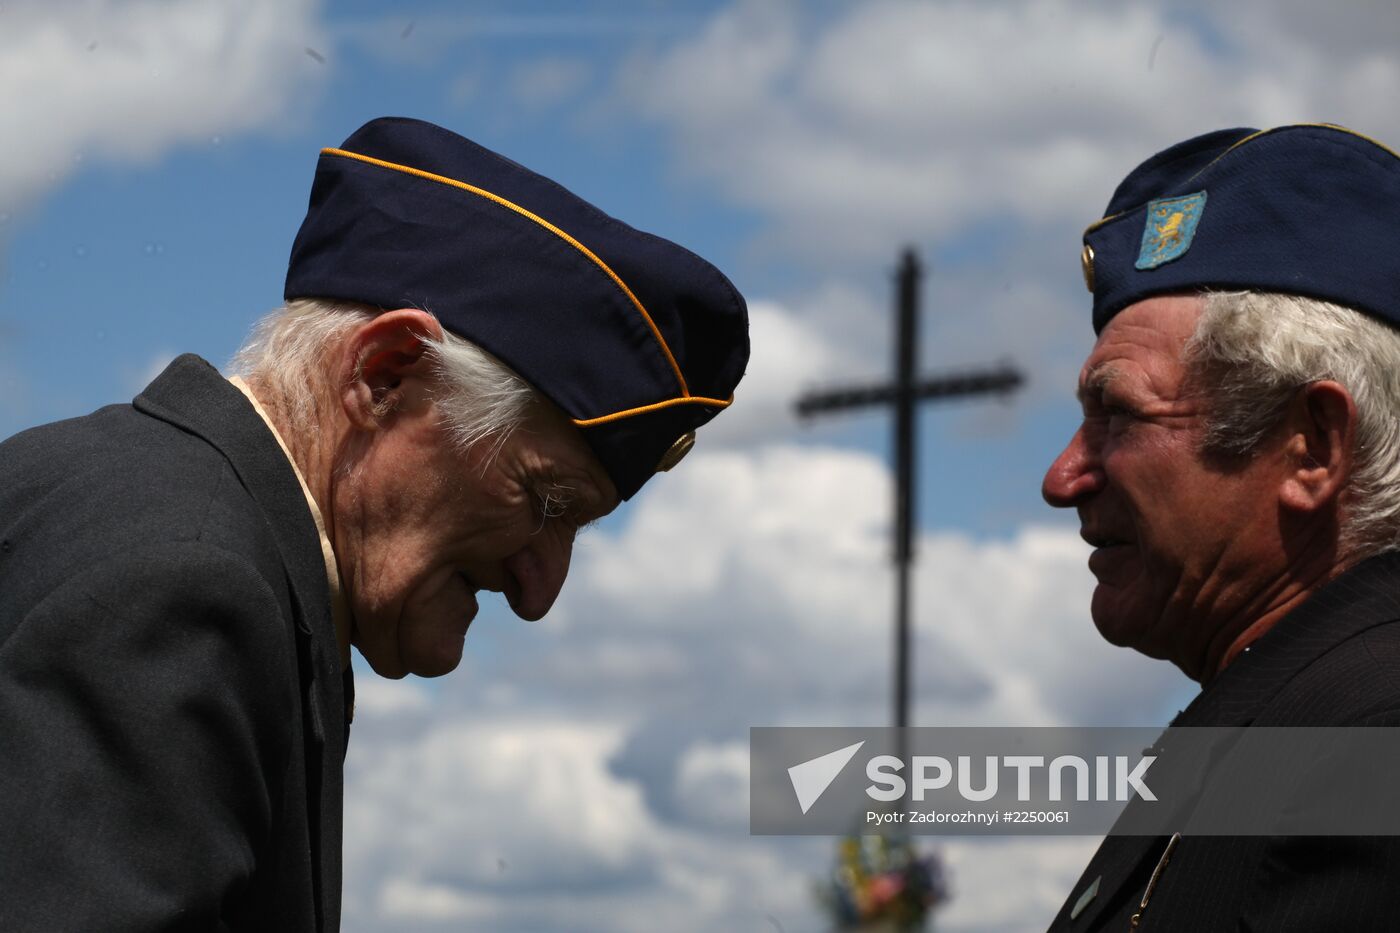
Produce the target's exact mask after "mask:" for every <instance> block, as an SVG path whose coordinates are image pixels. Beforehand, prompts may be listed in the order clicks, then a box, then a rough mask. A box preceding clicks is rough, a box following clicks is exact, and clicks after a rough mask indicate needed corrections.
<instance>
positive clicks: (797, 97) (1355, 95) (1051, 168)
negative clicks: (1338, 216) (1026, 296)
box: [619, 0, 1400, 262]
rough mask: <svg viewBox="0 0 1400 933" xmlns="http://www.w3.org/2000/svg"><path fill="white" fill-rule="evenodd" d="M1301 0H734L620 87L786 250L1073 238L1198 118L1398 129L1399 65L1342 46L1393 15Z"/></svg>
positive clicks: (1372, 47)
mask: <svg viewBox="0 0 1400 933" xmlns="http://www.w3.org/2000/svg"><path fill="white" fill-rule="evenodd" d="M1294 7H1295V9H1294V10H1293V11H1292V13H1291V14H1290V15H1288V16H1285V17H1281V18H1279V17H1275V16H1274V15H1273V13H1272V7H1270V6H1268V5H1265V4H1248V3H1242V4H1231V5H1230V6H1229V7H1228V8H1221V7H1216V8H1210V9H1207V8H1204V7H1203V8H1202V9H1201V10H1199V11H1198V12H1197V13H1196V15H1195V16H1185V15H1179V14H1174V13H1172V12H1170V11H1169V10H1168V9H1167V7H1166V6H1165V5H1155V4H1148V3H1141V2H1139V3H1128V4H1113V5H1110V4H1092V5H1089V4H1084V3H1076V2H1070V0H1020V2H1012V3H1002V4H985V3H974V2H969V0H962V2H951V3H938V4H929V3H914V2H907V0H876V2H869V3H861V4H853V5H849V6H842V7H840V8H839V12H838V13H837V15H835V17H834V18H831V19H821V18H819V17H816V16H812V15H804V14H810V10H805V11H804V10H803V9H802V8H801V7H799V5H797V4H796V3H792V2H786V3H772V2H766V0H741V2H737V3H735V4H733V5H731V6H729V7H726V8H724V9H723V10H721V11H720V12H719V13H717V14H716V15H715V16H714V17H713V18H712V19H711V20H710V22H709V23H708V24H707V25H706V26H705V28H704V29H702V30H700V31H699V32H698V33H697V34H696V35H694V36H693V37H687V38H686V39H685V40H683V41H680V42H678V43H676V44H674V45H673V46H672V47H670V48H669V49H667V50H665V51H664V52H662V53H660V54H657V55H647V56H642V57H638V58H637V59H635V60H634V61H632V62H631V63H630V65H629V66H628V67H627V68H625V69H623V71H622V72H621V73H620V76H619V87H620V93H621V95H622V96H623V97H624V99H626V100H627V101H628V102H629V103H630V104H631V105H633V106H635V107H638V108H640V109H641V110H642V111H643V112H644V113H646V114H648V115H650V117H651V118H652V119H653V120H654V121H655V122H656V123H658V124H659V125H660V126H661V127H662V128H663V129H664V130H665V131H666V132H667V133H668V134H669V136H670V138H671V141H672V143H673V145H674V151H675V153H676V159H677V162H678V164H679V165H680V166H681V168H682V169H683V170H684V171H685V172H688V173H691V174H693V175H695V176H698V177H700V178H703V179H705V180H706V181H707V182H709V183H711V184H713V185H716V186H717V187H718V188H719V189H720V190H722V191H723V192H725V194H726V195H727V196H728V197H729V198H730V199H731V200H732V201H734V202H735V203H736V204H738V205H740V206H743V207H745V208H750V209H757V210H758V211H759V212H760V213H761V214H762V215H763V216H765V217H766V218H767V221H768V224H769V228H768V232H767V236H768V238H769V241H770V242H772V243H775V244H777V245H780V246H781V247H782V248H783V249H785V250H787V251H790V252H793V253H796V254H798V255H802V256H806V257H817V258H822V259H825V260H828V261H830V260H841V259H853V260H857V261H860V262H868V261H869V260H870V259H871V258H873V257H883V256H887V255H889V254H890V253H891V251H892V250H893V248H894V246H895V245H896V244H898V243H899V242H901V241H904V240H909V239H914V240H918V241H924V240H927V239H930V238H931V239H934V240H947V239H948V238H950V237H952V236H955V235H957V234H959V233H964V232H966V231H967V230H968V228H969V227H970V226H975V225H976V224H979V223H986V222H989V221H995V220H997V219H998V218H1014V219H1016V220H1018V221H1020V222H1023V223H1029V224H1032V225H1036V226H1045V227H1048V228H1050V229H1052V230H1054V231H1057V232H1056V234H1055V237H1056V241H1057V242H1058V241H1060V240H1061V239H1063V240H1064V241H1065V242H1070V243H1072V242H1074V240H1075V239H1076V235H1077V233H1078V231H1079V230H1080V229H1082V227H1083V226H1084V225H1085V224H1086V223H1087V222H1088V221H1090V220H1092V219H1094V218H1095V217H1097V216H1098V212H1099V210H1100V209H1101V208H1102V205H1103V204H1104V203H1105V202H1106V201H1107V198H1108V195H1109V193H1110V192H1111V190H1112V187H1113V185H1114V184H1115V183H1116V180H1117V179H1119V178H1121V177H1122V176H1123V175H1124V174H1126V172H1127V171H1128V170H1129V169H1130V168H1131V167H1132V166H1133V165H1135V164H1136V163H1137V162H1139V161H1140V160H1142V159H1143V158H1145V157H1146V156H1148V155H1150V154H1151V152H1152V151H1154V150H1155V149H1157V148H1161V147H1162V146H1165V145H1167V144H1170V143H1172V142H1176V141H1178V140H1180V139H1183V138H1186V137H1187V136H1190V135H1194V134H1195V133H1198V132H1204V131H1206V130H1208V129H1213V128H1217V127H1220V126H1231V125H1242V124H1244V125H1250V124H1252V125H1272V124H1276V123H1282V122H1291V121H1296V120H1309V119H1329V120H1339V121H1342V122H1348V121H1351V122H1355V123H1356V124H1357V125H1358V126H1359V128H1362V129H1369V130H1370V131H1371V132H1373V133H1378V134H1382V135H1384V134H1386V133H1389V134H1390V135H1391V136H1392V138H1394V136H1396V135H1400V134H1397V130H1400V118H1397V117H1396V115H1395V114H1394V112H1393V108H1390V107H1389V106H1388V101H1390V100H1391V99H1393V98H1394V97H1395V96H1396V94H1397V92H1400V65H1397V64H1396V63H1395V61H1394V59H1393V56H1392V55H1391V54H1390V50H1389V49H1388V48H1386V47H1385V46H1384V45H1383V44H1379V43H1378V42H1377V41H1376V40H1374V39H1372V40H1371V41H1370V42H1368V43H1366V44H1364V45H1360V46H1352V47H1350V48H1348V47H1347V45H1346V44H1345V43H1344V42H1343V41H1339V36H1340V37H1341V38H1345V37H1346V36H1352V35H1354V34H1356V33H1358V32H1362V31H1364V30H1362V29H1357V28H1355V24H1356V21H1357V20H1365V19H1366V18H1367V16H1369V17H1370V18H1371V19H1373V20H1374V19H1377V18H1378V17H1381V16H1385V17H1388V18H1389V20H1390V21H1391V22H1392V23H1393V19H1394V16H1393V13H1389V12H1383V11H1380V10H1379V9H1376V10H1371V11H1370V12H1369V13H1363V14H1361V15H1359V16H1355V17H1350V19H1351V20H1352V28H1351V29H1349V30H1343V31H1342V32H1340V33H1339V30H1338V28H1337V27H1336V26H1332V27H1329V28H1328V29H1326V30H1317V29H1315V26H1316V22H1315V21H1316V20H1318V19H1319V17H1318V16H1317V15H1316V14H1313V13H1309V12H1307V11H1305V10H1304V9H1303V6H1302V5H1301V4H1295V5H1294ZM1219 10H1227V11H1228V12H1227V13H1220V12H1218V11H1219ZM1331 18H1332V17H1328V19H1331ZM1336 18H1338V19H1349V17H1343V16H1339V17H1336ZM1385 34H1387V35H1389V34H1393V30H1387V31H1386V33H1385ZM1319 35H1322V36H1324V37H1326V39H1327V41H1321V40H1319V39H1318V38H1317V37H1318V36H1319ZM1222 46H1223V48H1222Z"/></svg>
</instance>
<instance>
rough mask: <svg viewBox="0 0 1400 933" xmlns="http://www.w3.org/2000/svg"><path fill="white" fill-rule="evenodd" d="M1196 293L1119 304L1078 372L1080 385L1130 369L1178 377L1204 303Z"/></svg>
mask: <svg viewBox="0 0 1400 933" xmlns="http://www.w3.org/2000/svg"><path fill="white" fill-rule="evenodd" d="M1204 303H1205V302H1204V299H1203V298H1202V297H1201V296H1200V295H1163V296H1159V297H1156V298H1149V299H1147V300H1145V301H1140V302H1138V303H1136V304H1134V305H1130V306H1129V307H1127V308H1125V309H1123V310H1122V311H1121V312H1119V313H1118V314H1117V315H1115V316H1114V317H1113V319H1112V320H1110V321H1109V322H1108V324H1107V325H1105V327H1104V329H1103V332H1102V333H1100V334H1099V338H1098V340H1097V341H1095V343H1094V346H1093V349H1091V350H1090V351H1089V355H1088V357H1087V358H1086V359H1085V361H1084V365H1083V367H1082V368H1081V369H1080V372H1079V391H1080V393H1081V395H1082V393H1083V392H1084V391H1086V390H1087V389H1092V388H1102V387H1103V386H1104V385H1105V384H1107V383H1108V382H1109V381H1111V380H1113V379H1122V378H1126V377H1127V376H1129V375H1131V374H1134V373H1142V374H1144V375H1148V376H1151V377H1155V378H1178V379H1179V377H1180V375H1181V374H1182V373H1183V371H1184V367H1185V359H1184V355H1185V350H1186V344H1187V341H1188V340H1190V338H1191V336H1192V335H1193V334H1194V333H1195V332H1196V325H1197V323H1198V322H1199V321H1200V318H1201V312H1202V310H1203V307H1204Z"/></svg>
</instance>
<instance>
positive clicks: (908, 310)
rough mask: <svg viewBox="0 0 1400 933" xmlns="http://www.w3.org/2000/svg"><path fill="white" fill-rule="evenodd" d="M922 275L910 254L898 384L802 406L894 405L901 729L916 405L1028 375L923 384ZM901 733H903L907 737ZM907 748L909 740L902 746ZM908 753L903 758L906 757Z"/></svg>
mask: <svg viewBox="0 0 1400 933" xmlns="http://www.w3.org/2000/svg"><path fill="white" fill-rule="evenodd" d="M921 276H922V270H921V269H920V267H919V260H918V257H916V256H915V255H914V251H913V250H911V249H906V250H905V251H904V253H903V255H902V256H901V257H900V261H899V269H898V271H897V272H896V273H895V283H896V284H895V319H896V334H895V353H894V365H895V377H894V382H893V383H886V384H884V385H874V386H859V387H854V388H844V389H835V390H824V391H819V392H810V393H808V394H806V395H804V396H802V398H800V399H799V400H798V402H797V413H798V414H799V415H802V416H804V417H807V416H811V415H815V414H818V413H821V412H827V411H840V410H842V409H848V408H867V407H870V406H874V405H893V406H894V472H895V484H894V562H895V570H896V574H895V578H896V580H895V640H894V724H895V725H896V726H899V727H904V726H907V725H909V654H910V650H909V568H910V566H911V565H912V564H913V562H914V493H915V474H914V455H915V440H916V438H915V423H914V411H915V403H917V402H921V401H926V400H935V399H949V398H960V397H963V396H968V395H986V394H989V393H998V394H1003V395H1004V394H1006V393H1009V392H1012V391H1014V390H1016V389H1018V388H1019V387H1020V386H1021V384H1022V382H1023V381H1024V380H1023V379H1022V376H1021V373H1020V372H1019V371H1018V370H1017V369H1015V368H1014V367H1012V366H1009V365H1002V366H999V367H996V368H993V369H985V370H970V371H963V372H957V373H946V374H944V375H941V376H938V377H935V378H931V379H919V378H918V377H917V375H916V374H917V372H918V323H919V280H920V278H921ZM901 735H902V733H901ZM900 744H901V746H902V744H903V743H902V741H901V743H900ZM902 757H903V756H902V755H901V759H902Z"/></svg>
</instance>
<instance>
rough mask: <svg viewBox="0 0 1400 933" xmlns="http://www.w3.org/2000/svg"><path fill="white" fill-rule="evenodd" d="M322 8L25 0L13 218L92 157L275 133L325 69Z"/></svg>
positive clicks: (7, 37)
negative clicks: (320, 54)
mask: <svg viewBox="0 0 1400 933" xmlns="http://www.w3.org/2000/svg"><path fill="white" fill-rule="evenodd" d="M316 6H317V4H316V3H315V0H247V2H242V3H236V4H232V3H226V2H220V0H189V2H183V3H167V2H161V0H91V2H86V3H47V2H42V0H19V2H13V0H12V2H9V3H6V4H5V6H4V9H3V13H0V139H4V140H5V158H4V159H3V160H0V210H7V211H8V210H12V209H14V208H15V207H17V206H22V205H23V204H25V203H28V202H29V201H31V200H32V199H33V198H35V197H37V196H39V195H41V194H42V193H43V192H44V191H46V190H48V189H49V188H51V187H52V186H53V185H55V184H57V183H58V182H60V181H61V180H62V179H63V178H64V177H65V176H67V175H68V174H69V173H70V172H71V171H73V170H74V169H75V168H76V166H77V165H78V164H80V163H81V162H84V161H93V160H112V161H118V162H144V161H150V160H152V159H154V158H157V157H159V156H160V155H162V154H163V153H165V152H166V151H168V150H169V149H170V148H171V147H173V146H178V145H189V144H199V143H206V142H208V141H209V140H210V139H211V138H213V137H215V136H220V137H225V138H226V137H228V136H230V135H232V134H234V133H238V132H243V131H245V130H248V129H251V128H254V127H261V126H266V125H268V124H269V123H272V122H274V121H276V120H277V119H278V118H279V117H281V116H283V115H285V114H286V113H287V110H288V107H289V105H291V104H292V103H293V102H294V101H295V100H296V99H297V98H298V96H299V95H298V87H299V86H301V85H305V84H306V83H308V81H310V80H314V76H315V75H316V74H317V72H318V70H319V69H321V68H322V67H323V66H321V65H318V64H316V63H315V62H314V61H312V60H311V59H310V58H309V57H308V56H307V55H306V54H305V51H304V50H305V48H306V47H308V46H317V45H320V46H322V47H323V48H324V43H323V41H322V39H321V38H320V33H319V31H318V29H319V27H318V26H317V24H316V22H315V18H314V13H315V9H316Z"/></svg>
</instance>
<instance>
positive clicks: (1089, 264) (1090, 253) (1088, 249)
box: [1079, 243, 1094, 295]
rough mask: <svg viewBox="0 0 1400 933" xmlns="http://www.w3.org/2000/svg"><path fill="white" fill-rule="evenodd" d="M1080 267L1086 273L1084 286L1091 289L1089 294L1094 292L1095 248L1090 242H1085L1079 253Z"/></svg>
mask: <svg viewBox="0 0 1400 933" xmlns="http://www.w3.org/2000/svg"><path fill="white" fill-rule="evenodd" d="M1079 269H1080V271H1081V272H1083V273H1084V287H1085V288H1087V289H1089V294H1091V295H1092V294H1093V293H1094V248H1093V247H1092V246H1090V245H1089V244H1088V243H1085V244H1084V249H1083V250H1082V251H1080V253H1079Z"/></svg>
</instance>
